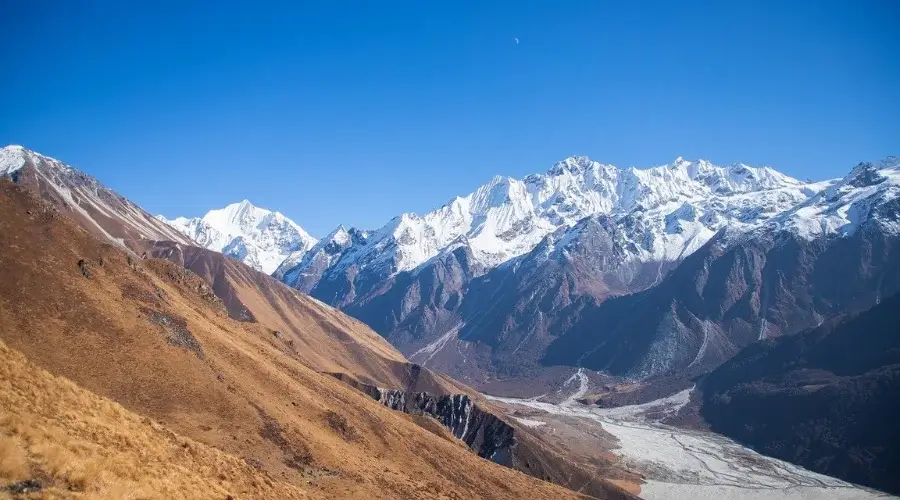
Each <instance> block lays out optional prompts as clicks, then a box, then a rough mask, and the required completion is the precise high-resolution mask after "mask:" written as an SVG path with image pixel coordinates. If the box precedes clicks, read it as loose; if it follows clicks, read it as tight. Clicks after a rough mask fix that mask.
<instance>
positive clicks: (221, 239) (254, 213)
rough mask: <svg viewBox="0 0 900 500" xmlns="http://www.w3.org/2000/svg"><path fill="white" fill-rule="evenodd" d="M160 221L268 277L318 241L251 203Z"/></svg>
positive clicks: (295, 225)
mask: <svg viewBox="0 0 900 500" xmlns="http://www.w3.org/2000/svg"><path fill="white" fill-rule="evenodd" d="M156 217H157V219H159V220H161V221H163V222H165V223H166V224H169V225H170V226H172V227H174V228H175V229H177V230H179V231H181V232H182V233H184V234H186V235H187V236H189V237H190V238H192V239H193V240H195V241H196V242H197V243H199V244H200V245H202V246H204V247H206V248H209V249H211V250H215V251H217V252H222V253H224V254H226V255H229V256H231V257H233V258H235V259H237V260H240V261H242V262H244V263H245V264H247V265H249V266H250V267H253V268H255V269H257V270H259V271H262V272H264V273H266V274H271V273H272V272H273V271H275V269H276V268H277V267H278V265H279V264H281V263H282V262H283V261H284V260H285V258H287V257H288V256H290V255H291V254H292V253H294V252H301V253H305V252H306V251H307V250H309V249H310V248H311V247H312V246H313V245H315V244H316V241H317V240H316V239H315V238H313V237H312V236H310V235H309V234H307V232H306V231H304V230H303V228H301V227H300V226H299V225H298V224H297V223H295V222H294V221H292V220H291V219H289V218H287V217H285V216H284V215H283V214H281V213H280V212H273V211H270V210H266V209H264V208H259V207H257V206H254V205H253V204H252V203H250V202H249V201H247V200H243V201H241V202H239V203H232V204H231V205H228V206H226V207H225V208H222V209H218V210H210V211H209V212H207V213H206V215H204V216H203V217H195V218H191V219H188V218H185V217H177V218H175V219H171V220H170V219H166V218H165V217H163V216H161V215H158V216H156Z"/></svg>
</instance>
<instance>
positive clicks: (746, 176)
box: [276, 156, 900, 284]
mask: <svg viewBox="0 0 900 500" xmlns="http://www.w3.org/2000/svg"><path fill="white" fill-rule="evenodd" d="M898 164H900V161H898V160H897V159H896V158H888V159H886V160H883V161H882V162H881V163H879V164H878V165H874V166H872V167H871V168H869V170H875V171H877V172H878V176H877V178H878V179H881V180H883V182H879V183H878V184H876V185H864V184H865V183H862V182H856V181H854V179H856V178H857V177H858V176H859V175H860V172H861V171H862V170H865V168H863V167H857V168H856V169H854V170H853V171H852V172H851V173H850V174H849V175H847V176H846V177H845V178H842V179H835V180H830V181H822V182H802V181H799V180H797V179H794V178H791V177H789V176H787V175H784V174H782V173H780V172H778V171H776V170H773V169H771V168H768V167H751V166H748V165H744V164H734V165H729V166H724V167H722V166H717V165H713V164H712V163H710V162H708V161H706V160H697V161H688V160H684V159H683V158H678V159H676V160H675V161H674V162H672V163H670V164H668V165H663V166H659V167H653V168H648V169H637V168H626V169H620V168H617V167H615V166H613V165H605V164H601V163H599V162H596V161H593V160H591V159H590V158H587V157H584V156H577V157H571V158H567V159H565V160H564V161H561V162H558V163H557V164H556V165H554V166H553V167H552V168H551V169H550V170H548V171H547V172H545V173H542V174H533V175H529V176H527V177H525V178H524V179H521V180H518V179H513V178H510V177H499V176H498V177H494V178H493V179H491V181H490V182H488V183H487V184H485V185H483V186H481V187H479V188H478V189H476V190H475V191H474V192H472V193H470V194H469V195H467V196H464V197H457V198H455V199H454V200H452V201H451V202H449V203H448V204H446V205H444V206H442V207H440V208H438V209H436V210H433V211H431V212H429V213H427V214H425V215H423V216H418V215H416V214H412V213H407V214H403V215H401V216H399V217H395V218H394V219H392V220H391V221H390V222H388V223H387V224H386V225H385V226H383V227H382V228H380V229H377V230H374V231H362V230H357V229H351V230H349V231H350V233H352V234H355V235H356V237H353V238H351V237H350V236H348V234H349V233H348V230H347V229H345V228H343V227H339V228H338V229H337V230H335V231H334V232H333V233H332V234H331V235H329V236H328V237H326V238H325V239H323V240H322V241H321V242H320V243H319V245H317V246H316V247H315V248H313V249H312V250H311V251H310V252H309V253H308V254H306V255H303V254H301V253H299V252H298V253H295V254H294V255H292V256H290V258H289V259H288V260H286V261H285V262H284V263H283V264H282V265H281V266H280V267H279V269H278V272H277V273H276V276H277V277H279V278H281V279H283V280H284V281H285V282H287V283H288V284H293V283H292V280H294V281H296V280H297V276H304V275H305V274H304V273H305V270H306V269H308V268H310V267H311V266H313V265H316V266H322V265H323V263H324V265H325V266H326V267H327V268H329V270H335V271H339V270H342V269H346V268H348V267H350V266H355V268H356V270H357V272H364V271H365V269H367V268H369V269H375V270H378V271H379V272H378V276H380V277H386V276H390V275H392V274H396V273H398V272H402V271H415V270H416V269H418V268H421V266H423V265H424V264H426V263H427V262H429V261H430V260H431V259H434V258H435V257H437V256H440V255H441V254H443V253H446V252H450V251H453V250H454V249H456V248H459V247H467V248H468V249H470V250H471V252H472V255H473V257H474V258H475V260H476V261H477V262H479V263H480V264H482V265H483V266H484V267H485V268H486V269H489V268H491V267H494V266H497V265H500V264H502V263H504V262H508V261H509V260H510V259H513V258H515V257H518V256H521V255H524V254H525V253H528V252H530V251H532V250H533V249H535V248H536V247H537V246H538V245H539V244H540V243H541V242H542V241H543V240H545V239H547V240H548V244H547V245H546V248H548V249H550V250H556V251H559V252H562V251H564V250H565V248H566V246H567V245H569V244H577V241H578V237H579V231H581V229H582V227H583V224H578V223H579V221H584V220H585V218H586V217H592V216H593V217H598V216H606V217H610V218H612V219H613V221H614V222H615V225H616V228H617V235H616V237H617V238H619V239H620V243H621V245H622V247H623V248H627V249H628V250H627V256H626V257H625V259H626V261H627V260H635V261H640V262H661V263H664V262H676V261H679V260H680V259H683V258H684V257H686V256H687V255H689V254H691V253H692V252H694V251H695V250H697V249H698V248H700V247H701V246H702V245H704V244H705V243H707V242H708V241H709V240H710V239H711V238H712V237H713V236H714V235H716V234H717V233H718V232H719V231H721V230H723V229H727V232H728V234H729V235H747V234H751V233H753V232H754V231H756V230H765V231H779V230H784V231H792V232H794V233H797V234H799V235H800V236H802V237H807V238H811V237H815V236H817V235H821V234H838V235H846V234H850V233H852V232H853V230H854V228H855V227H856V226H858V224H859V223H860V222H861V221H862V220H865V219H866V218H867V217H868V216H869V213H870V211H871V210H870V208H871V207H873V206H876V205H878V204H880V203H883V202H885V201H889V200H892V199H895V198H896V197H897V194H898V193H897V188H898V186H900V174H898ZM893 224H894V225H896V223H893ZM886 229H888V230H896V231H900V227H887V228H886ZM326 250H327V251H326ZM328 272H329V271H327V270H326V271H325V274H323V275H322V276H326V277H327V274H328Z"/></svg>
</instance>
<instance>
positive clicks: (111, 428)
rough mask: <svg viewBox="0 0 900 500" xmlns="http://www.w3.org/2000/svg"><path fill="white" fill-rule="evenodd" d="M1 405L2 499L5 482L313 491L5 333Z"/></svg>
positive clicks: (0, 352)
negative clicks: (172, 424) (70, 374)
mask: <svg viewBox="0 0 900 500" xmlns="http://www.w3.org/2000/svg"><path fill="white" fill-rule="evenodd" d="M0 408H2V409H3V411H2V413H0V498H6V497H5V496H4V493H3V492H2V490H3V488H4V487H5V486H7V485H14V486H13V488H12V489H14V490H16V491H17V492H19V493H22V492H23V491H24V490H27V489H32V490H34V489H37V490H38V491H39V492H40V494H42V495H43V496H44V497H48V498H82V497H83V495H90V496H96V497H101V498H147V499H157V498H159V499H164V498H166V499H167V498H196V499H222V498H226V497H227V496H228V495H229V494H231V495H234V494H240V495H242V496H250V495H256V496H265V497H269V498H276V497H277V498H285V499H287V498H308V497H309V495H307V494H306V493H305V492H303V491H302V490H300V489H299V488H297V487H295V486H292V485H290V484H288V483H286V482H282V481H272V478H271V477H269V475H268V474H266V473H265V472H264V471H260V470H257V469H255V468H253V467H252V466H250V465H249V464H247V463H245V462H244V461H243V460H240V459H239V458H237V457H235V456H232V455H228V454H226V453H223V452H221V451H219V450H217V449H215V448H212V447H210V446H207V445H205V444H202V443H199V442H197V441H194V440H192V439H188V438H185V437H182V436H179V435H177V434H175V433H173V432H171V431H170V430H168V429H166V428H164V427H162V426H161V425H159V424H158V423H156V422H153V421H151V420H150V419H148V418H146V417H141V416H140V415H137V414H135V413H133V412H130V411H128V410H126V409H125V408H123V407H122V406H121V405H119V404H117V403H115V402H112V401H110V400H109V399H106V398H102V397H100V396H97V395H96V394H93V393H91V392H89V391H86V390H84V389H83V388H81V387H79V386H77V385H76V384H74V383H72V382H71V381H70V380H67V379H65V378H63V377H55V376H53V375H51V374H50V373H48V372H47V371H46V370H42V369H40V368H38V367H37V366H35V365H34V364H32V363H29V362H28V361H27V360H26V359H25V356H23V355H22V354H21V353H19V352H16V351H14V350H12V349H10V348H8V347H7V346H6V345H5V344H4V343H3V342H2V341H0ZM73 416H77V418H72V417H73Z"/></svg>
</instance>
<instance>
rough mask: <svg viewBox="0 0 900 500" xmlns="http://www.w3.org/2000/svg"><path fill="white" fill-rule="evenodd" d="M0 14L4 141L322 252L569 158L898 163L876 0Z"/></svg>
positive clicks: (38, 4)
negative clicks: (257, 212)
mask: <svg viewBox="0 0 900 500" xmlns="http://www.w3.org/2000/svg"><path fill="white" fill-rule="evenodd" d="M182 3H191V4H194V5H191V6H183V5H181V4H182ZM0 4H2V11H3V17H4V22H3V26H4V28H3V30H0V47H3V56H4V57H3V59H4V64H5V69H4V71H3V77H2V78H0V143H4V144H22V145H24V146H26V147H29V148H32V149H35V150H38V151H40V152H42V153H44V154H47V155H50V156H54V157H56V158H59V159H61V160H63V161H66V162H67V163H70V164H73V165H75V166H76V167H78V168H81V169H82V170H85V171H86V172H88V173H90V174H93V175H95V176H97V177H98V178H99V179H100V180H101V181H102V182H104V183H106V184H107V185H109V186H111V187H113V188H114V189H116V190H118V191H119V192H121V193H122V194H124V195H125V196H127V197H129V198H131V199H133V200H135V201H136V202H138V203H140V204H141V205H143V206H144V207H145V208H147V209H148V210H150V211H152V212H154V213H163V214H165V215H167V216H175V215H188V216H194V215H201V214H202V213H204V212H205V211H206V210H207V209H208V208H214V207H219V206H223V205H225V204H227V203H229V202H232V201H239V200H241V199H243V198H249V199H250V200H251V201H253V202H254V203H256V204H258V205H260V206H264V207H267V208H273V209H278V210H280V211H282V212H284V213H285V214H287V215H288V216H290V217H292V218H293V219H295V220H296V221H297V222H298V223H300V224H301V225H303V226H304V227H306V228H307V229H308V230H309V231H310V232H311V233H312V234H314V235H317V236H322V235H324V234H325V233H327V232H328V231H329V230H330V229H331V228H333V227H334V226H336V225H337V224H338V223H344V224H348V225H356V226H361V227H377V226H380V225H381V224H383V223H384V222H386V221H387V220H388V219H389V218H390V217H392V216H393V215H396V214H398V213H400V212H404V211H416V212H419V213H421V212H424V211H427V210H428V209H430V208H433V207H435V206H438V205H440V204H442V203H444V202H445V201H447V200H449V199H450V198H451V197H452V196H454V195H457V194H465V193H468V192H469V191H471V190H472V189H474V188H475V187H477V186H478V185H479V184H481V183H483V182H485V181H486V180H488V179H489V178H490V177H491V176H493V175H495V174H502V175H511V176H516V177H521V176H523V175H525V174H528V173H532V172H538V171H543V170H546V169H547V168H549V167H550V166H551V165H552V163H553V162H554V161H556V160H559V159H562V158H564V157H566V156H569V155H572V154H587V155H589V156H591V157H593V158H595V159H597V160H600V161H603V162H608V163H615V164H617V165H620V166H631V165H634V166H641V167H646V166H652V165H658V164H664V163H667V162H669V161H671V160H673V159H674V158H675V157H677V156H684V157H687V158H697V157H702V158H707V159H710V160H712V161H714V162H718V163H731V162H736V161H742V162H745V163H751V164H767V165H771V166H773V167H775V168H778V169H780V170H782V171H785V172H786V173H789V174H791V175H794V176H797V177H802V178H805V177H811V178H817V179H818V178H828V177H835V176H839V175H842V174H843V173H845V172H846V171H848V170H849V169H850V167H851V166H852V165H854V164H855V163H856V162H857V161H859V160H863V159H875V158H880V157H883V156H886V155H888V154H900V151H898V146H900V144H898V142H900V141H898V138H900V91H898V90H897V89H898V82H900V56H898V54H900V47H898V37H897V33H896V22H897V20H898V19H900V3H898V2H894V1H890V0H887V1H874V0H873V1H860V2H851V1H842V0H822V1H813V0H809V1H770V0H758V1H742V2H739V1H727V2H712V1H704V2H691V1H679V2H670V1H658V2H656V1H642V2H624V1H623V2H611V1H610V2H607V1H589V0H583V1H562V2H546V1H527V0H525V1H517V2H482V1H459V2H456V1H454V2H431V1H383V2H374V1H368V2H341V1H325V0H322V1H308V2H290V3H288V2H284V3H281V4H276V3H265V2H235V3H230V2H224V1H223V2H168V1H161V2H120V1H114V2H113V1H108V2H107V1H101V0H96V1H89V0H84V1H80V2H79V1H75V2H49V1H41V0H37V1H34V2H15V1H12V0H0ZM139 4H140V5H139ZM200 4H206V6H201V5H200ZM264 4H265V5H264ZM516 37H517V38H519V40H520V43H519V44H518V45H517V44H516V43H515V41H514V40H513V39H514V38H516Z"/></svg>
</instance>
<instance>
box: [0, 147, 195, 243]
mask: <svg viewBox="0 0 900 500" xmlns="http://www.w3.org/2000/svg"><path fill="white" fill-rule="evenodd" d="M0 177H5V178H9V179H11V180H13V181H14V182H27V183H29V184H31V185H32V186H33V187H35V189H37V190H38V191H39V192H40V194H41V196H42V197H44V198H45V199H53V200H56V201H57V202H61V203H62V204H63V205H64V206H65V207H66V208H67V209H69V210H71V211H72V212H73V213H74V214H76V217H78V218H80V219H81V220H82V222H84V223H86V224H88V226H89V227H90V228H91V230H94V231H95V232H96V233H98V234H99V235H102V236H103V237H105V238H107V239H108V240H109V241H111V242H113V243H115V244H117V245H123V246H127V245H126V243H125V240H126V239H128V240H132V239H135V238H137V239H148V240H172V241H176V242H180V243H188V242H189V241H190V240H189V239H188V238H186V237H185V236H184V235H182V234H181V233H179V232H178V231H175V230H173V229H172V228H171V227H169V226H167V225H165V224H161V223H160V222H159V221H157V220H156V219H154V218H153V217H152V216H151V215H150V214H148V213H147V212H145V211H144V210H143V209H142V208H141V207H139V206H138V205H136V204H135V203H133V202H132V201H130V200H128V199H127V198H125V197H123V196H121V195H119V194H118V193H116V192H115V191H113V190H111V189H109V188H107V187H106V186H104V185H103V184H101V183H100V182H99V181H97V179H95V178H93V177H92V176H90V175H88V174H86V173H84V172H81V171H79V170H77V169H75V168H72V167H70V166H69V165H66V164H65V163H63V162H61V161H59V160H57V159H55V158H51V157H49V156H44V155H42V154H40V153H36V152H34V151H31V150H29V149H27V148H24V147H22V146H16V145H11V146H6V147H4V148H2V149H0Z"/></svg>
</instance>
